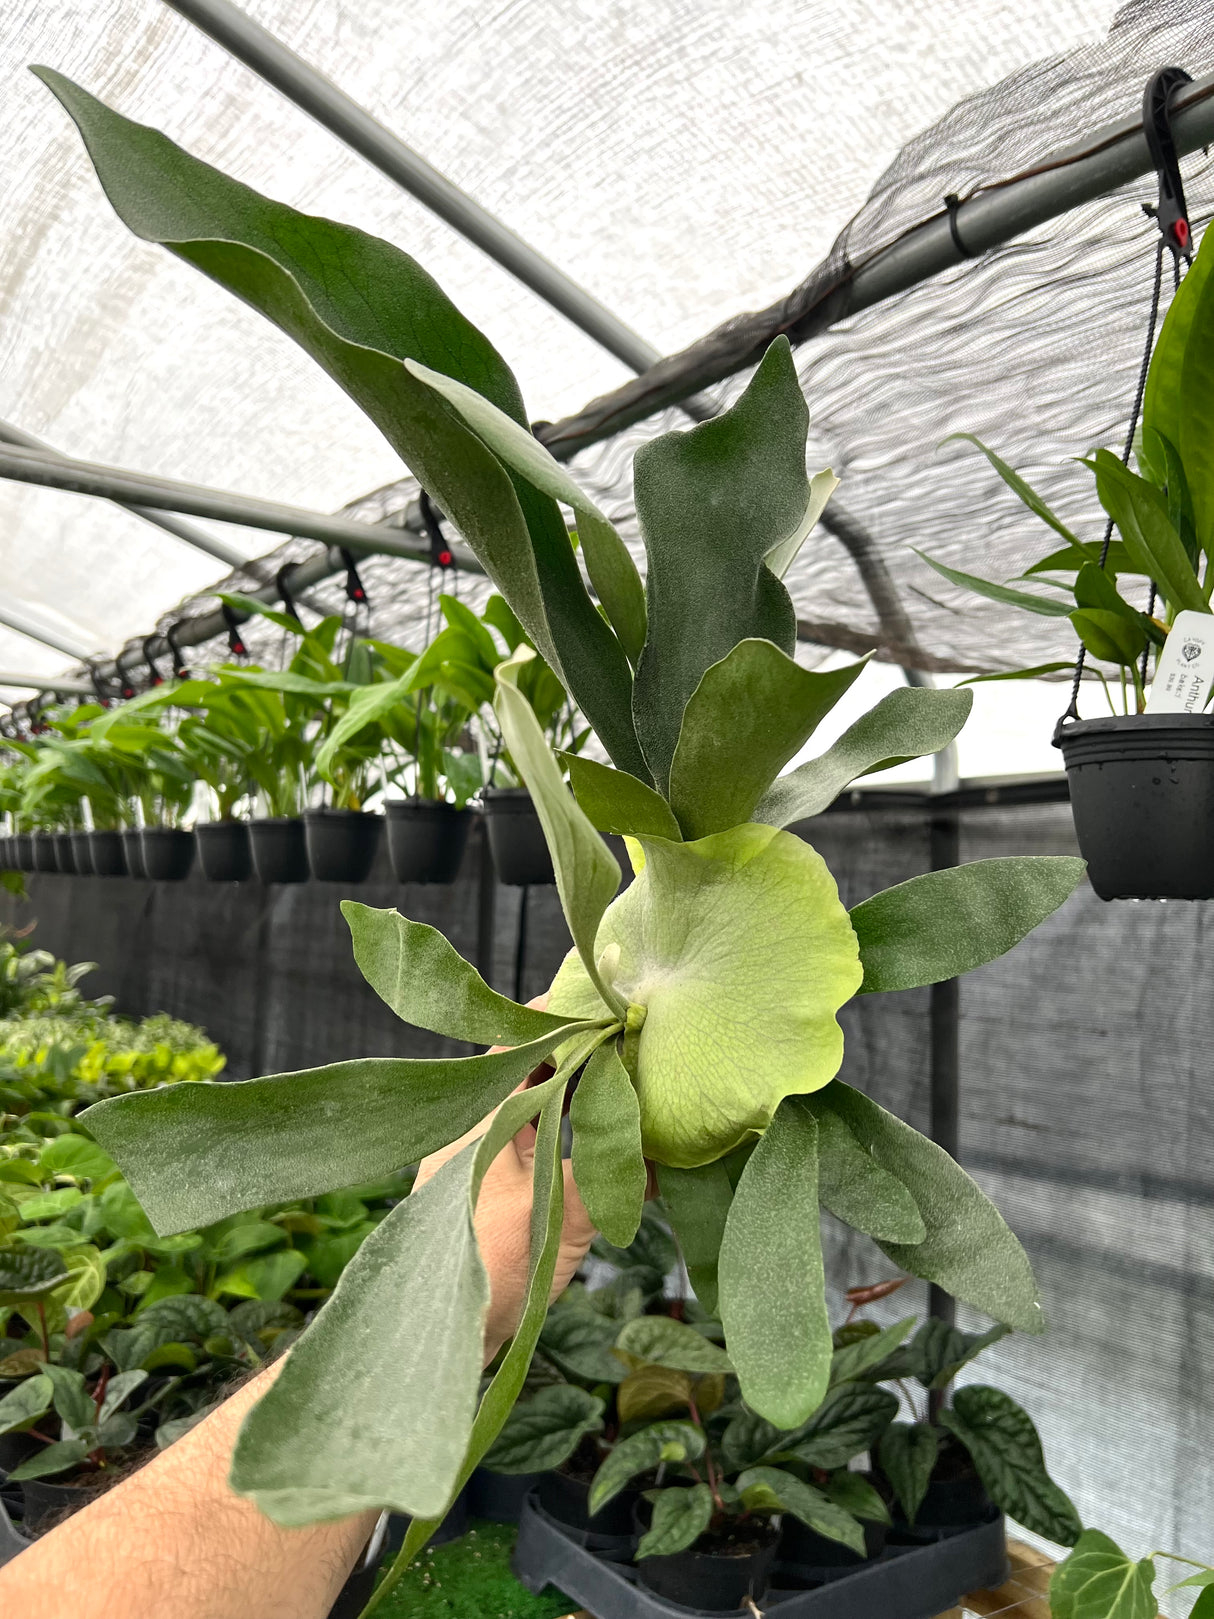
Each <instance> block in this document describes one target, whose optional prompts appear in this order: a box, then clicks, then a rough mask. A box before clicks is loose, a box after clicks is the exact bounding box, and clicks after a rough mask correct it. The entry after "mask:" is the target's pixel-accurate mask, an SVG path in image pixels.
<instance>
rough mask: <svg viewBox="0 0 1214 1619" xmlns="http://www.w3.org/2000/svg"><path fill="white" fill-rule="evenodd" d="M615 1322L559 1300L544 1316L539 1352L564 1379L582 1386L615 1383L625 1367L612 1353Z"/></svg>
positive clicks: (617, 1325) (616, 1326)
mask: <svg viewBox="0 0 1214 1619" xmlns="http://www.w3.org/2000/svg"><path fill="white" fill-rule="evenodd" d="M618 1331H619V1323H618V1322H617V1321H613V1320H610V1319H609V1318H608V1317H606V1316H603V1315H600V1314H599V1313H598V1312H597V1311H596V1310H592V1309H586V1308H577V1307H575V1306H574V1305H572V1304H570V1303H568V1302H566V1301H564V1300H562V1301H560V1302H558V1303H557V1304H556V1305H554V1306H553V1308H552V1309H551V1310H550V1311H549V1313H548V1319H547V1320H546V1321H545V1322H544V1326H543V1331H542V1332H541V1333H540V1350H541V1352H542V1353H543V1355H544V1356H545V1357H546V1358H547V1359H548V1360H550V1361H551V1362H552V1364H553V1365H554V1366H556V1367H557V1368H558V1370H560V1371H562V1372H564V1374H565V1376H566V1377H573V1378H577V1379H578V1380H579V1381H580V1382H583V1383H590V1384H596V1383H619V1382H622V1381H623V1378H624V1375H625V1372H626V1367H625V1366H624V1363H623V1361H622V1360H620V1359H618V1358H617V1357H616V1356H615V1355H613V1354H612V1352H611V1348H612V1345H613V1344H614V1343H615V1338H616V1333H617V1332H618Z"/></svg>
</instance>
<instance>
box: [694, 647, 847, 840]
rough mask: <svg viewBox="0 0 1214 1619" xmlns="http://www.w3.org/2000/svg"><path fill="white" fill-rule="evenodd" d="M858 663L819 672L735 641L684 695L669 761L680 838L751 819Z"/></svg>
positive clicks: (774, 650) (777, 650)
mask: <svg viewBox="0 0 1214 1619" xmlns="http://www.w3.org/2000/svg"><path fill="white" fill-rule="evenodd" d="M864 667H865V665H864V664H863V663H853V664H850V665H849V666H848V667H847V668H845V669H832V670H829V671H827V672H826V673H818V671H816V670H813V669H802V668H801V667H800V665H799V664H798V663H797V661H796V659H795V658H790V657H789V656H788V655H787V653H784V652H782V651H781V650H780V648H779V647H776V646H773V645H772V644H771V642H770V641H755V640H747V641H739V642H738V644H737V646H735V647H734V648H733V649H732V650H731V651H730V652H729V653H728V654H727V655H726V656H725V657H724V658H722V659H721V661H720V662H719V663H714V664H713V665H712V667H711V668H709V669H706V670H705V671H704V674H703V676H702V677H701V679H700V683H699V685H698V686H697V687H696V689H695V690H694V691H693V692H692V694H691V697H690V698H689V699H688V702H687V707H686V709H685V710H684V713H683V725H682V729H681V730H680V732H679V740H678V745H677V746H676V748H675V750H674V759H673V761H672V763H671V766H670V805H671V808H672V809H673V810H674V813H675V815H676V816H677V817H678V821H679V825H680V827H681V828H682V830H683V836H684V837H686V838H703V837H707V836H708V835H709V834H710V833H712V832H724V831H727V830H728V828H729V827H731V826H739V825H740V824H741V823H742V822H743V821H749V820H750V818H751V816H752V814H753V813H754V809H755V805H756V804H758V802H759V800H760V799H761V798H762V797H763V795H764V793H766V792H767V790H768V788H769V787H770V786H771V784H772V782H773V781H774V780H775V778H776V776H777V775H779V773H780V771H781V770H782V769H783V768H784V766H785V765H786V764H787V763H788V761H789V760H790V759H791V758H792V757H793V755H794V754H795V753H797V752H798V751H799V750H800V749H801V748H802V747H804V745H805V743H806V742H807V741H808V740H809V738H810V737H811V736H812V735H813V733H814V731H815V730H816V729H817V727H818V725H819V723H820V721H821V720H822V719H823V718H824V717H825V716H826V715H827V714H829V713H830V711H831V709H832V708H833V707H834V706H835V704H836V703H837V702H838V701H839V699H840V698H841V697H842V696H843V694H844V693H845V692H846V691H847V690H848V689H849V688H850V687H851V685H852V684H853V682H854V681H855V679H856V677H857V675H859V674H860V672H861V671H862V670H863V669H864Z"/></svg>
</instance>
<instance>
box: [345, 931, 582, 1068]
mask: <svg viewBox="0 0 1214 1619" xmlns="http://www.w3.org/2000/svg"><path fill="white" fill-rule="evenodd" d="M341 914H342V915H343V916H344V917H345V919H346V923H347V925H348V926H349V929H350V937H351V939H352V941H353V944H354V960H355V961H356V962H357V963H358V970H359V972H360V973H362V975H363V977H364V978H365V979H366V980H367V982H368V984H370V986H371V988H372V989H373V990H374V991H375V993H376V994H377V995H378V996H379V998H380V999H381V1000H382V1001H384V1002H385V1003H386V1004H387V1005H388V1006H390V1007H391V1008H392V1010H393V1011H394V1012H395V1013H396V1015H397V1017H398V1018H401V1019H402V1020H403V1021H404V1022H405V1023H412V1024H414V1025H416V1027H418V1028H419V1029H429V1030H430V1031H431V1032H432V1033H434V1034H442V1035H446V1036H447V1037H448V1039H451V1040H471V1041H473V1042H474V1043H475V1044H477V1045H499V1044H500V1045H512V1046H522V1045H526V1044H527V1043H528V1042H529V1041H531V1040H541V1039H543V1037H544V1036H545V1035H547V1034H550V1033H553V1032H555V1031H557V1030H559V1029H561V1028H562V1027H563V1026H566V1025H567V1024H568V1021H569V1020H568V1019H567V1018H557V1017H550V1016H549V1015H548V1014H547V1013H546V1012H537V1011H535V1009H534V1008H533V1007H529V1006H520V1005H519V1004H518V1003H517V1002H516V1001H512V1000H510V999H508V997H507V996H505V995H499V994H498V993H497V991H496V990H493V989H490V988H489V986H488V984H486V982H485V980H484V979H483V978H482V977H481V975H480V973H478V972H477V970H476V968H475V967H473V966H472V964H471V963H470V962H467V961H465V960H464V958H463V957H462V956H461V955H460V953H459V952H458V950H456V948H455V946H454V945H452V944H451V943H450V942H449V941H448V940H447V939H446V938H444V936H443V935H442V934H441V933H440V932H439V931H438V929H437V928H432V927H428V926H427V925H426V924H425V923H424V922H411V921H410V920H409V919H408V917H405V916H402V915H401V914H400V912H399V911H397V910H395V909H393V910H377V909H374V908H373V907H372V906H370V905H359V904H358V903H357V902H356V901H355V900H351V899H345V900H342V902H341Z"/></svg>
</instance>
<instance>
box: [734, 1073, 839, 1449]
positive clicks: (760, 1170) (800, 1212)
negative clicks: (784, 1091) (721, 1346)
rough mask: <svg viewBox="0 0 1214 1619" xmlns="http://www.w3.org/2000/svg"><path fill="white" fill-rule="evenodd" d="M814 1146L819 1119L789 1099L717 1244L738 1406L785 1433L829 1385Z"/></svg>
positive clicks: (754, 1157)
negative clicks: (743, 1403)
mask: <svg viewBox="0 0 1214 1619" xmlns="http://www.w3.org/2000/svg"><path fill="white" fill-rule="evenodd" d="M817 1138H818V1128H817V1124H816V1122H815V1120H814V1116H813V1114H812V1113H811V1112H810V1111H809V1110H808V1109H807V1108H806V1107H805V1106H804V1105H803V1103H802V1100H801V1099H800V1098H799V1097H789V1098H786V1099H785V1100H784V1101H783V1102H782V1103H781V1105H780V1107H779V1109H778V1110H777V1112H776V1115H775V1117H774V1118H773V1119H772V1121H771V1123H770V1125H768V1127H767V1129H766V1131H765V1132H764V1133H763V1135H762V1137H761V1138H760V1140H759V1143H758V1145H757V1146H756V1148H755V1150H754V1152H753V1153H752V1154H751V1155H750V1160H749V1162H748V1163H747V1165H746V1168H745V1169H744V1170H743V1171H742V1178H741V1180H740V1181H739V1182H738V1189H737V1191H736V1193H735V1194H734V1199H733V1203H732V1205H731V1206H730V1210H729V1218H728V1219H727V1221H726V1223H725V1236H724V1240H723V1241H722V1243H721V1257H720V1264H719V1269H718V1275H719V1283H720V1305H721V1322H722V1325H723V1326H724V1328H725V1341H726V1343H727V1344H728V1345H729V1353H730V1356H731V1358H732V1360H733V1363H734V1366H735V1368H736V1369H737V1374H738V1382H739V1383H740V1385H741V1389H742V1398H743V1399H744V1400H745V1401H746V1403H747V1405H749V1406H750V1407H751V1409H752V1410H754V1411H757V1412H758V1413H759V1415H760V1416H764V1417H766V1418H767V1420H768V1421H769V1422H773V1423H775V1424H776V1426H777V1427H780V1428H795V1427H797V1426H798V1424H800V1423H802V1422H804V1421H805V1419H806V1418H807V1417H808V1416H809V1415H810V1413H811V1412H812V1411H814V1410H816V1409H817V1407H818V1405H819V1404H820V1403H821V1400H822V1396H823V1395H824V1394H825V1393H826V1386H827V1382H828V1380H829V1377H830V1358H831V1347H832V1346H831V1337H830V1323H829V1321H828V1320H827V1316H826V1298H825V1294H824V1291H823V1288H824V1280H823V1273H822V1245H821V1237H820V1233H819V1221H818V1154H817Z"/></svg>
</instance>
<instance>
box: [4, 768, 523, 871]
mask: <svg viewBox="0 0 1214 1619" xmlns="http://www.w3.org/2000/svg"><path fill="white" fill-rule="evenodd" d="M481 813H483V815H484V817H485V828H486V832H487V834H488V838H489V848H490V852H491V854H492V856H493V863H494V867H495V869H496V871H497V874H498V877H499V879H500V880H501V881H502V882H503V883H510V884H514V885H517V886H522V887H527V886H530V885H532V884H538V883H550V882H552V881H553V873H552V860H551V857H550V856H549V854H548V849H547V846H546V844H545V842H544V834H543V829H542V828H541V826H540V821H539V817H538V815H537V814H536V813H535V807H534V805H533V804H532V802H531V797H530V794H528V793H527V792H525V791H523V790H522V789H521V788H492V789H489V790H488V791H486V793H485V795H484V806H483V810H482V811H481ZM476 814H477V812H476V811H475V810H471V809H456V808H455V806H454V805H453V804H443V803H438V802H436V801H435V800H433V799H424V798H407V799H403V800H400V801H398V802H395V803H388V804H386V805H385V807H384V814H383V815H378V814H372V813H368V812H365V811H360V810H336V809H310V810H305V811H304V813H303V815H302V816H301V817H295V816H292V817H283V818H267V819H261V820H254V821H210V822H203V823H202V824H200V825H199V826H197V827H195V829H194V830H193V831H192V832H190V831H185V830H183V829H181V828H178V827H160V826H158V827H144V828H143V829H142V830H139V831H126V832H22V833H17V834H14V835H11V836H9V837H5V838H0V869H11V870H16V871H27V872H52V871H55V872H63V873H67V874H71V875H76V876H96V877H126V876H130V877H147V878H151V879H152V880H154V881H156V882H178V881H180V880H181V879H182V878H184V877H187V876H188V875H189V874H190V871H191V870H192V869H193V866H194V863H195V859H197V862H198V864H199V866H200V867H201V870H202V874H203V876H204V877H206V878H207V879H208V880H209V881H211V882H237V883H238V882H245V881H247V880H248V879H249V878H250V877H253V876H256V877H257V879H258V880H259V881H260V882H263V883H302V882H307V880H308V878H309V877H314V878H316V879H317V880H318V881H320V882H341V883H361V882H365V881H366V879H367V877H368V876H369V874H370V871H371V867H372V865H373V864H374V861H375V856H376V853H377V852H378V849H379V844H380V840H381V838H382V837H383V836H384V832H385V828H386V832H387V844H388V858H389V861H390V862H391V865H392V871H393V874H394V875H395V876H396V878H397V880H398V881H399V882H402V883H453V882H454V881H455V879H456V877H457V876H458V875H459V870H460V866H461V864H462V863H463V858H464V851H465V849H466V848H467V846H468V835H469V833H470V831H471V829H472V823H473V820H474V818H475V816H476Z"/></svg>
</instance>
